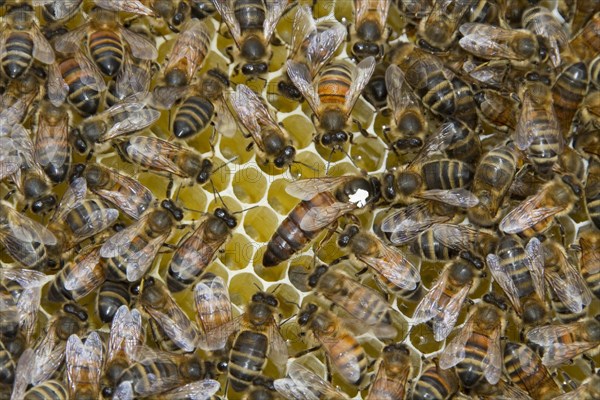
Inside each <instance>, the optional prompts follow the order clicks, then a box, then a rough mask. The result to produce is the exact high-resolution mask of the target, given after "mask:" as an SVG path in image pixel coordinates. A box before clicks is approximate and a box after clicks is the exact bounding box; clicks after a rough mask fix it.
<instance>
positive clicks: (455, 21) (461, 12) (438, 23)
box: [417, 0, 472, 52]
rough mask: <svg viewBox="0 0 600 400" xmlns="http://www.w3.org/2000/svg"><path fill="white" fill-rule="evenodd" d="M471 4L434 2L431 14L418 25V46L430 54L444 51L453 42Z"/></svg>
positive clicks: (462, 0) (468, 1)
mask: <svg viewBox="0 0 600 400" xmlns="http://www.w3.org/2000/svg"><path fill="white" fill-rule="evenodd" d="M471 3H472V1H470V0H459V1H454V2H453V1H448V0H441V1H436V2H434V5H433V8H432V9H431V12H430V13H429V14H428V15H427V16H426V17H425V18H423V19H422V20H421V21H420V23H419V27H418V31H417V37H418V44H419V46H420V47H422V48H424V49H426V50H427V51H431V52H441V51H446V50H447V49H448V48H449V47H450V46H451V45H452V43H453V42H454V39H455V38H456V34H457V32H458V26H459V25H460V24H461V22H462V20H463V19H464V17H465V16H466V14H467V12H468V11H469V7H470V6H471Z"/></svg>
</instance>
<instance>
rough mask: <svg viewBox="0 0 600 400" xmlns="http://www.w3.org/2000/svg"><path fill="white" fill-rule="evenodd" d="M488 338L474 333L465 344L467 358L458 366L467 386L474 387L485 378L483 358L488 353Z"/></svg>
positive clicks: (460, 375)
mask: <svg viewBox="0 0 600 400" xmlns="http://www.w3.org/2000/svg"><path fill="white" fill-rule="evenodd" d="M488 340H489V339H488V338H487V337H484V336H482V335H479V334H474V336H473V337H471V339H470V340H469V341H468V342H467V345H466V346H465V353H466V354H465V359H464V361H462V362H460V363H458V365H457V368H456V371H457V373H458V376H459V378H460V380H461V382H462V383H463V385H464V386H465V387H469V388H470V387H473V386H474V385H475V384H477V382H479V381H480V380H481V379H482V378H483V368H482V360H483V359H484V358H485V357H486V354H487V347H488Z"/></svg>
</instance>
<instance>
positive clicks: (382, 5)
mask: <svg viewBox="0 0 600 400" xmlns="http://www.w3.org/2000/svg"><path fill="white" fill-rule="evenodd" d="M390 3H391V0H383V1H373V0H354V24H353V25H352V26H351V32H350V36H351V37H352V43H351V46H352V47H351V48H352V55H353V56H354V57H356V58H357V59H359V60H362V59H364V58H367V57H369V56H373V57H375V58H376V59H379V58H382V57H383V53H384V47H383V46H384V43H385V42H386V40H387V37H388V35H389V29H388V28H386V21H387V16H388V12H389V9H390Z"/></svg>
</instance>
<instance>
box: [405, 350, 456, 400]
mask: <svg viewBox="0 0 600 400" xmlns="http://www.w3.org/2000/svg"><path fill="white" fill-rule="evenodd" d="M458 383H459V382H458V377H457V376H456V373H455V372H454V370H453V369H442V368H440V366H439V362H438V360H437V359H433V360H432V361H431V362H429V363H427V364H426V365H424V366H423V371H422V372H421V375H420V376H419V380H418V381H417V383H416V384H415V388H414V391H413V394H412V400H430V399H438V400H448V399H450V398H451V397H452V396H453V395H454V394H455V393H456V392H457V391H458Z"/></svg>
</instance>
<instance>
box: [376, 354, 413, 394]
mask: <svg viewBox="0 0 600 400" xmlns="http://www.w3.org/2000/svg"><path fill="white" fill-rule="evenodd" d="M380 358H381V361H380V363H379V366H378V367H377V373H376V374H375V380H374V381H373V383H371V387H370V389H369V394H367V399H368V400H376V399H382V400H385V399H403V398H404V394H405V391H407V390H406V388H407V381H408V378H409V377H410V373H411V361H410V351H409V350H408V347H406V346H405V345H403V344H400V343H394V344H390V345H387V346H385V347H384V348H383V350H382V354H381V357H380Z"/></svg>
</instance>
